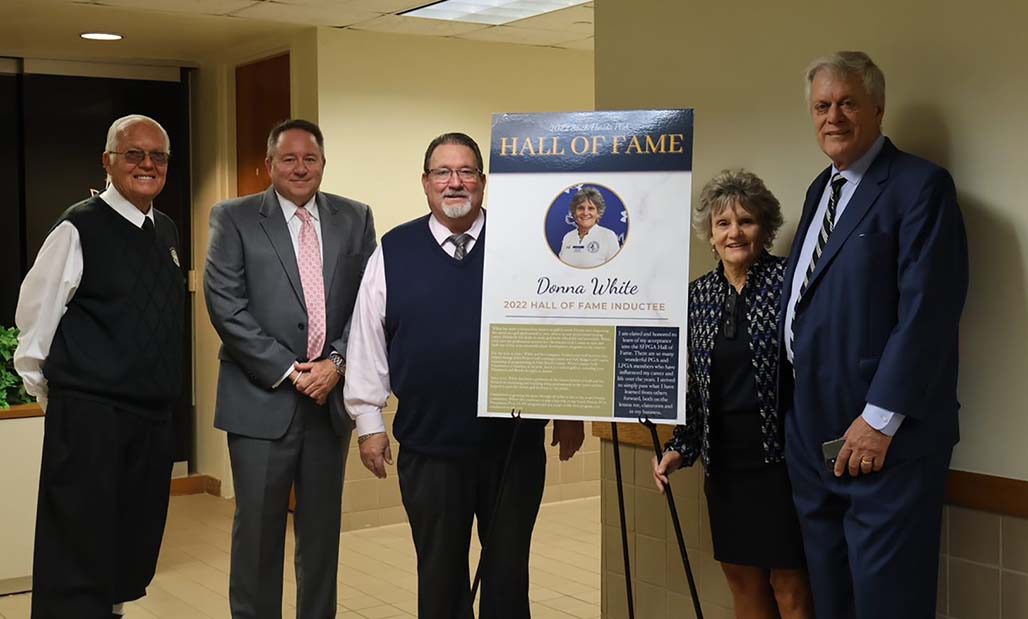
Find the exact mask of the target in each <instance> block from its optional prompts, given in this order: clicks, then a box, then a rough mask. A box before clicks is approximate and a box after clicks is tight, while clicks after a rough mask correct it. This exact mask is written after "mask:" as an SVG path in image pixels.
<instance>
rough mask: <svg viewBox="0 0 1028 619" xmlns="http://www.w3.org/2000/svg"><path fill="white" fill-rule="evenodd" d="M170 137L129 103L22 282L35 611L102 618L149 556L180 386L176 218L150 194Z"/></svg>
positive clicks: (21, 366) (141, 589)
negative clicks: (34, 404)
mask: <svg viewBox="0 0 1028 619" xmlns="http://www.w3.org/2000/svg"><path fill="white" fill-rule="evenodd" d="M170 150H171V145H170V143H169V140H168V134H167V133H166V132H165V131H164V128H163V127H161V126H160V125H159V124H158V123H157V121H155V120H153V119H152V118H147V117H146V116H140V115H131V116H125V117H123V118H119V119H118V120H116V121H114V123H113V124H112V125H111V128H110V129H109V131H108V132H107V145H106V148H105V149H104V153H103V166H104V168H105V169H106V170H107V178H108V185H107V189H106V190H105V191H104V192H103V193H101V194H100V195H98V196H95V197H93V198H90V199H88V200H84V201H82V202H79V203H78V204H76V205H74V206H72V207H71V208H69V209H68V210H67V211H65V212H64V214H63V215H61V217H60V219H58V221H57V223H56V224H55V225H54V227H53V229H51V230H50V234H48V235H47V237H46V240H45V241H43V246H42V247H41V248H40V250H39V253H38V254H37V255H36V262H35V264H33V265H32V269H31V270H30V271H29V272H28V274H27V275H26V276H25V281H24V282H22V286H21V294H20V296H19V297H18V309H17V314H16V322H17V324H18V328H19V329H20V330H21V335H20V337H19V339H18V350H17V351H16V352H15V354H14V364H15V368H16V369H17V370H18V373H19V374H20V375H21V377H22V379H23V381H24V383H25V389H26V391H28V392H29V393H30V394H32V395H34V396H35V397H36V399H37V400H38V401H39V404H40V406H42V407H43V409H44V410H45V411H46V423H45V433H44V437H43V461H42V467H41V475H40V482H39V507H38V509H37V512H36V541H35V549H34V557H33V568H32V617H33V619H66V618H68V617H76V618H82V619H109V618H110V617H111V616H112V614H113V615H114V616H119V615H121V614H122V603H123V602H127V601H129V600H135V599H138V598H141V597H143V596H144V595H146V587H147V585H149V584H150V580H151V579H152V578H153V575H154V571H155V570H156V567H157V554H158V551H159V550H160V545H161V537H162V536H163V533H164V523H165V520H166V518H167V514H168V493H169V482H170V480H171V467H172V457H173V454H174V428H173V427H172V421H171V413H172V405H173V403H174V402H175V400H176V399H178V397H179V395H180V391H181V370H180V368H181V367H182V337H183V333H182V327H183V320H182V318H183V304H184V302H185V284H184V281H185V280H184V278H183V275H182V269H181V268H180V267H179V260H178V253H177V246H178V230H177V229H176V228H175V224H174V222H172V220H171V219H170V218H169V217H168V216H167V215H165V214H164V213H161V212H160V211H158V210H157V209H155V208H153V206H152V203H153V200H154V199H155V198H156V197H157V196H158V195H159V194H160V193H161V190H162V189H163V188H164V181H165V177H166V175H167V173H168V158H169V156H170Z"/></svg>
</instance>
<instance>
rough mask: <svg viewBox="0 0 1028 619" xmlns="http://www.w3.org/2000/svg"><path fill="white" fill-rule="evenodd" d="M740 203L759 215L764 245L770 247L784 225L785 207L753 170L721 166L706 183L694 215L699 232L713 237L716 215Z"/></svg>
mask: <svg viewBox="0 0 1028 619" xmlns="http://www.w3.org/2000/svg"><path fill="white" fill-rule="evenodd" d="M736 203H738V204H739V206H741V207H742V208H743V210H745V211H746V212H747V213H749V214H750V215H753V217H755V218H756V220H757V223H758V224H760V231H761V233H762V234H763V235H764V238H763V239H762V240H763V242H764V249H770V248H771V243H772V241H774V240H775V236H776V235H777V234H778V229H779V228H781V227H782V221H783V218H782V207H781V205H780V204H779V203H778V198H776V197H775V194H773V193H771V190H770V189H768V188H767V185H765V184H764V181H762V180H760V177H759V176H757V175H756V174H754V173H753V172H750V171H749V170H742V169H739V170H721V172H719V173H718V175H717V176H715V177H714V178H712V179H710V180H709V181H707V184H706V185H704V186H703V190H702V191H700V203H699V205H698V206H697V207H696V210H695V211H694V212H693V217H692V226H693V229H694V230H696V234H697V236H699V237H700V238H701V239H703V240H704V241H709V240H710V237H711V236H712V233H711V222H712V221H713V220H714V217H715V216H717V215H718V214H720V213H721V211H723V210H725V209H726V208H731V207H733V206H734V205H735V204H736Z"/></svg>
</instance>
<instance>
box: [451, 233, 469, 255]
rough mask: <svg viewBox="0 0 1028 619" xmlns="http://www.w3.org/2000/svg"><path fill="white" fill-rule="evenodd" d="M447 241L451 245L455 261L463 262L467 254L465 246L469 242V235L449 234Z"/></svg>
mask: <svg viewBox="0 0 1028 619" xmlns="http://www.w3.org/2000/svg"><path fill="white" fill-rule="evenodd" d="M446 240H447V241H449V242H451V243H453V247H454V250H453V257H454V258H455V259H457V260H463V259H464V256H465V255H466V254H467V244H468V241H470V240H471V235H470V234H451V235H450V238H448V239H446Z"/></svg>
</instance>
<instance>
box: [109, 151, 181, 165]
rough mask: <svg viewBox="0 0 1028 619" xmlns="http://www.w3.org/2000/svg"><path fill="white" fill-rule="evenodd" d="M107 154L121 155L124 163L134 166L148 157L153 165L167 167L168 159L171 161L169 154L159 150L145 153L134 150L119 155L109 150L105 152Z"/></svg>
mask: <svg viewBox="0 0 1028 619" xmlns="http://www.w3.org/2000/svg"><path fill="white" fill-rule="evenodd" d="M107 154H108V155H121V156H123V157H125V161H127V162H129V163H132V164H136V165H138V164H140V163H143V160H144V159H146V157H147V156H148V155H149V157H150V161H152V162H153V164H154V165H168V159H171V153H166V152H164V151H160V150H151V151H145V150H139V149H136V148H132V149H129V150H126V151H122V152H120V153H119V152H118V151H116V150H109V151H107Z"/></svg>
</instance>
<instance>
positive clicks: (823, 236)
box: [799, 174, 846, 297]
mask: <svg viewBox="0 0 1028 619" xmlns="http://www.w3.org/2000/svg"><path fill="white" fill-rule="evenodd" d="M845 184H846V179H845V178H844V177H843V176H842V174H836V175H835V176H833V177H832V195H831V197H830V198H828V209H827V210H826V211H825V220H824V221H823V222H822V223H821V233H820V234H818V235H817V244H816V245H814V253H813V254H812V255H811V256H810V266H809V267H808V268H807V275H806V277H804V278H803V285H802V286H800V295H799V296H800V297H802V296H803V293H804V292H806V291H807V286H808V285H809V284H810V277H811V275H813V274H814V268H815V267H816V266H817V261H818V260H819V259H820V258H821V254H822V253H823V252H824V251H825V246H826V245H828V237H829V236H830V235H831V234H832V230H834V229H835V211H836V209H837V208H838V206H839V195H840V194H841V193H842V186H843V185H845Z"/></svg>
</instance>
